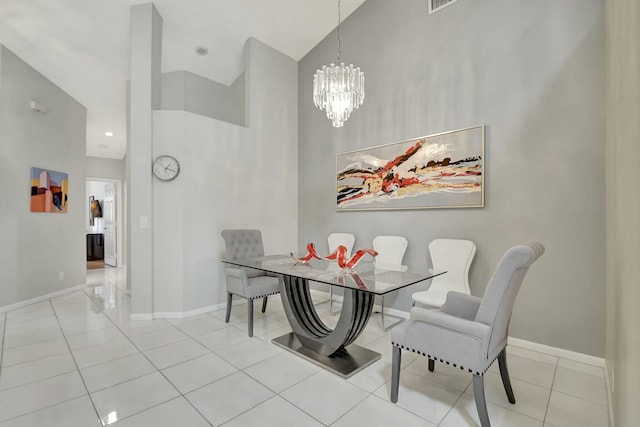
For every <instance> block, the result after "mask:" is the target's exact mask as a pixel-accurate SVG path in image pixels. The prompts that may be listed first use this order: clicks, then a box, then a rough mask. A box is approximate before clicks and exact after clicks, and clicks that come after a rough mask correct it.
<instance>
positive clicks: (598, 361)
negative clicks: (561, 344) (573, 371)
mask: <svg viewBox="0 0 640 427" xmlns="http://www.w3.org/2000/svg"><path fill="white" fill-rule="evenodd" d="M507 342H508V343H509V344H510V345H513V346H516V347H520V348H524V349H526V350H531V351H537V352H538V353H544V354H548V355H550V356H556V357H561V358H563V359H568V360H573V361H574V362H581V363H585V364H587V365H593V366H597V367H599V368H604V358H602V357H596V356H591V355H589V354H584V353H578V352H576V351H571V350H565V349H564V348H558V347H551V346H548V345H545V344H538V343H536V342H532V341H526V340H523V339H520V338H514V337H509V339H508V341H507Z"/></svg>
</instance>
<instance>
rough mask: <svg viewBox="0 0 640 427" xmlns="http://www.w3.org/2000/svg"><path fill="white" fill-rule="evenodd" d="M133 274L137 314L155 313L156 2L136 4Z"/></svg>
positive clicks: (131, 195)
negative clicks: (153, 169)
mask: <svg viewBox="0 0 640 427" xmlns="http://www.w3.org/2000/svg"><path fill="white" fill-rule="evenodd" d="M130 37H131V39H130V45H131V53H130V55H131V60H130V64H131V65H130V66H131V70H130V75H131V82H130V96H129V132H130V134H129V144H128V147H127V160H128V165H127V168H128V170H127V172H128V177H129V191H128V193H127V194H128V196H127V197H128V201H127V203H128V206H129V211H128V218H127V224H128V228H129V230H128V233H127V234H128V238H129V242H128V243H129V245H128V246H129V251H128V253H127V276H128V282H129V283H130V287H131V316H132V318H135V319H143V318H151V317H152V316H153V230H152V228H151V226H152V224H153V221H152V216H153V212H152V208H153V199H152V194H153V191H152V186H153V181H152V176H151V162H152V156H153V110H154V109H159V108H160V78H161V75H160V73H161V54H162V17H161V16H160V14H159V13H158V11H157V10H156V8H155V6H154V5H153V4H152V3H148V4H143V5H138V6H133V7H131V36H130Z"/></svg>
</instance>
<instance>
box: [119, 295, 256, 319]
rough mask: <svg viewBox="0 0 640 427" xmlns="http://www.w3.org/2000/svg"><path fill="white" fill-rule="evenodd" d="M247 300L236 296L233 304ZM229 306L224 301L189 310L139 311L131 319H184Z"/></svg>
mask: <svg viewBox="0 0 640 427" xmlns="http://www.w3.org/2000/svg"><path fill="white" fill-rule="evenodd" d="M246 303H247V300H246V299H244V298H236V299H235V300H234V301H233V303H232V305H233V306H234V307H235V306H237V305H244V304H246ZM224 308H227V303H226V302H222V303H219V304H214V305H210V306H207V307H200V308H196V309H194V310H189V311H155V312H153V313H137V314H132V315H131V316H130V319H131V320H153V319H184V318H186V317H192V316H198V315H200V314H205V313H209V312H211V311H216V310H222V309H224Z"/></svg>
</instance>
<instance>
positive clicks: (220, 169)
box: [133, 39, 298, 317]
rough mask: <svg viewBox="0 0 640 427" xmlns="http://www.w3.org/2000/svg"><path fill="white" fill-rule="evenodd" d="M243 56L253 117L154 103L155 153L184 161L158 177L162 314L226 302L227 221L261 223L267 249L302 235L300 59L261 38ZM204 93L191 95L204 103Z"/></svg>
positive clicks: (156, 242) (157, 283)
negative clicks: (231, 118) (217, 115)
mask: <svg viewBox="0 0 640 427" xmlns="http://www.w3.org/2000/svg"><path fill="white" fill-rule="evenodd" d="M244 60H245V72H244V73H243V74H242V77H243V78H244V79H246V83H245V84H243V86H244V87H246V88H247V91H246V92H247V94H248V96H247V102H246V107H247V110H248V111H247V114H248V115H251V117H252V118H253V120H251V125H250V126H247V127H244V126H238V125H237V124H234V123H229V122H226V121H222V120H217V119H214V118H211V117H207V116H206V115H202V114H193V113H191V112H188V111H167V110H164V111H155V112H154V116H153V117H154V138H153V156H154V157H155V156H158V155H160V154H163V153H168V154H171V155H174V156H175V157H176V158H177V159H178V160H179V161H180V164H181V170H180V175H179V176H178V178H176V179H175V181H171V182H160V181H158V180H154V181H153V205H154V209H153V212H154V218H153V254H154V260H153V265H154V269H153V275H154V284H153V311H154V315H155V316H157V317H172V316H177V315H182V314H194V313H197V312H199V311H202V310H208V309H210V308H211V307H212V306H216V305H218V304H223V303H224V302H225V300H226V284H225V279H224V275H223V267H222V264H221V262H220V258H221V255H222V253H223V252H224V242H223V240H222V237H221V236H220V232H221V231H222V230H223V229H225V228H257V229H261V230H262V233H263V241H264V245H265V252H266V253H286V252H288V251H290V250H291V248H293V247H295V246H296V244H297V240H298V235H297V231H298V222H297V221H298V203H297V195H298V170H297V167H296V162H297V157H298V152H297V145H298V139H297V136H298V132H297V126H298V116H297V111H296V110H297V105H298V104H297V100H298V79H297V77H298V67H297V63H296V62H295V61H294V60H293V59H291V58H289V57H288V56H286V55H284V54H282V53H281V52H278V51H276V50H275V49H273V48H271V47H269V46H267V45H265V44H264V43H261V42H260V41H258V40H256V39H249V40H247V42H246V43H245V54H244ZM202 83H206V84H205V89H206V86H211V84H212V83H213V84H214V85H217V83H215V82H211V81H209V83H207V82H202ZM163 89H164V88H163ZM207 93H208V92H207V90H202V91H197V90H196V91H193V92H192V93H191V96H192V97H194V98H197V95H198V94H199V96H200V98H201V99H200V101H198V100H197V99H194V100H193V101H194V102H202V104H205V103H207V102H211V100H208V99H207ZM163 98H164V94H163ZM192 105H193V104H192ZM243 105H244V103H243ZM243 117H244V112H243ZM243 121H244V120H243ZM176 141H180V143H179V144H176ZM133 286H134V287H135V286H136V284H135V283H134V284H133Z"/></svg>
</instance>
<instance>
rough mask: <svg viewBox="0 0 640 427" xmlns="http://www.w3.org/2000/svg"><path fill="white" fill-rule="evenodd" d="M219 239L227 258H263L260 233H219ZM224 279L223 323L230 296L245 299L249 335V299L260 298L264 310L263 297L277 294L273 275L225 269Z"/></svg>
mask: <svg viewBox="0 0 640 427" xmlns="http://www.w3.org/2000/svg"><path fill="white" fill-rule="evenodd" d="M222 237H223V238H224V243H225V247H226V252H227V255H226V256H227V259H243V258H254V257H261V256H264V247H263V246H262V233H260V230H223V231H222ZM225 276H226V278H227V313H226V315H225V319H224V321H225V322H227V323H229V316H231V302H232V300H233V295H238V296H241V297H242V298H246V299H247V310H248V311H247V314H248V317H249V319H248V322H249V324H248V331H249V336H250V337H252V336H253V300H254V299H258V298H263V300H262V312H263V313H264V312H265V310H266V309H267V297H268V296H269V295H274V294H277V293H279V292H280V282H279V278H278V277H277V276H269V275H267V274H266V273H265V272H264V271H262V270H256V269H253V268H246V267H231V266H228V265H227V267H226V268H225Z"/></svg>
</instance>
